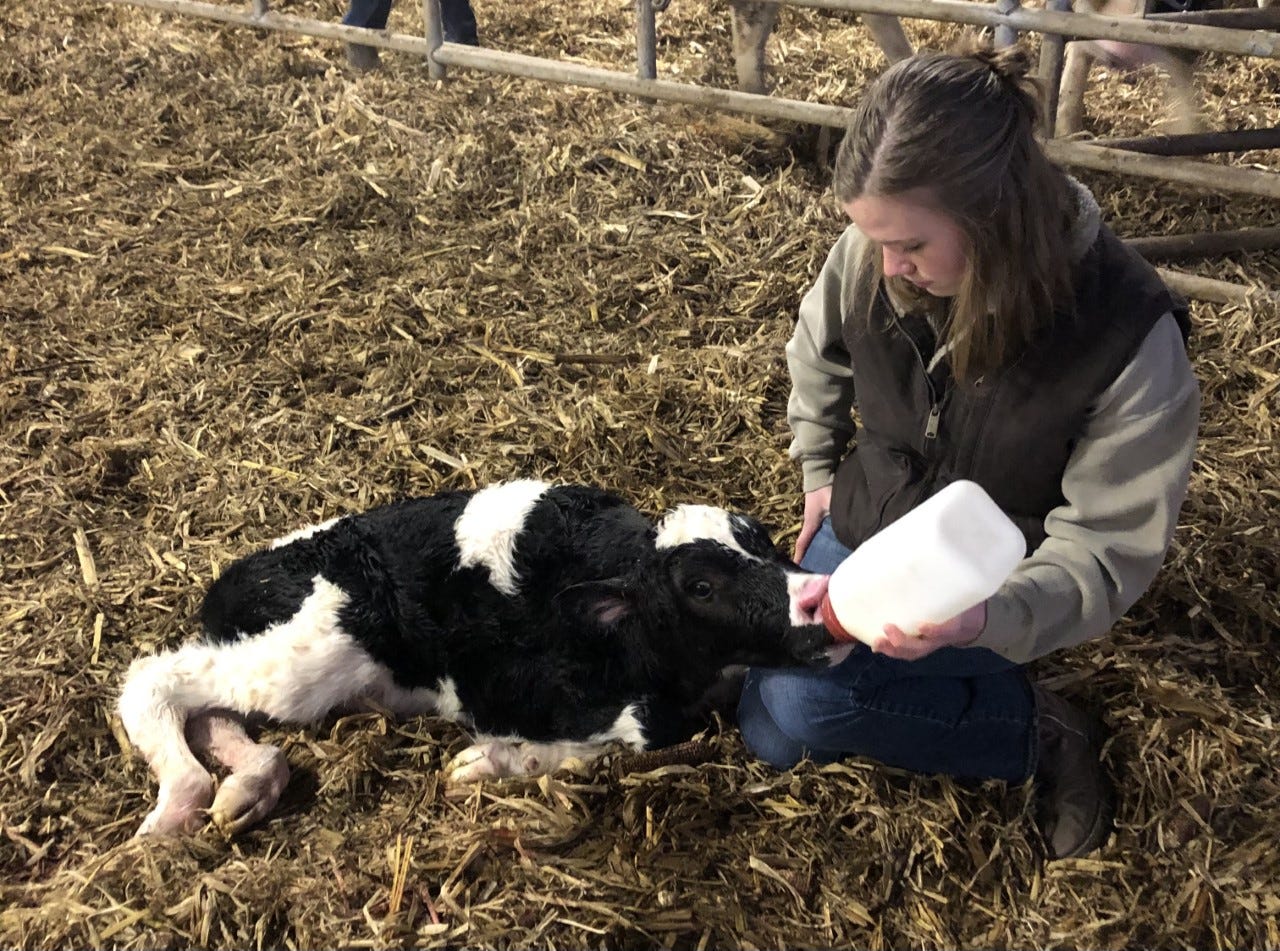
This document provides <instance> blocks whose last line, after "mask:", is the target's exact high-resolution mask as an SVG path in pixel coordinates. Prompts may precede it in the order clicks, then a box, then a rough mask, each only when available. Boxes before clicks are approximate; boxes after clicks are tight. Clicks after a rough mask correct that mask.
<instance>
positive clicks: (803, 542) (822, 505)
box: [795, 485, 831, 564]
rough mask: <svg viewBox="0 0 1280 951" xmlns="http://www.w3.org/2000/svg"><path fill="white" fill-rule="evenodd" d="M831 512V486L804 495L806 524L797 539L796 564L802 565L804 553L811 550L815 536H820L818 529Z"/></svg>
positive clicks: (801, 528)
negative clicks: (810, 545)
mask: <svg viewBox="0 0 1280 951" xmlns="http://www.w3.org/2000/svg"><path fill="white" fill-rule="evenodd" d="M830 511H831V486H830V485H824V486H823V487H822V488H820V489H814V490H813V491H811V492H806V493H805V494H804V523H803V524H802V525H801V526H800V535H799V537H797V538H796V555H795V560H796V564H799V563H800V559H801V558H803V557H804V553H805V552H806V551H808V550H809V542H811V541H813V536H814V535H816V534H818V529H819V528H821V527H822V520H823V519H824V518H826V517H827V513H828V512H830Z"/></svg>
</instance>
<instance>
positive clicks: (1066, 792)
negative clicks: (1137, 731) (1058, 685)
mask: <svg viewBox="0 0 1280 951" xmlns="http://www.w3.org/2000/svg"><path fill="white" fill-rule="evenodd" d="M1035 697H1036V713H1037V719H1038V734H1039V744H1040V749H1039V762H1038V765H1037V766H1036V785H1037V787H1038V788H1037V798H1038V800H1039V804H1038V805H1039V810H1038V811H1039V819H1040V828H1041V831H1042V832H1043V833H1044V838H1045V844H1046V845H1047V846H1048V849H1049V857H1050V858H1054V859H1067V858H1076V857H1078V856H1081V855H1087V854H1088V853H1090V852H1092V851H1093V850H1094V849H1096V848H1097V847H1098V846H1100V845H1102V843H1103V842H1104V841H1106V838H1107V835H1108V834H1109V833H1110V831H1111V817H1112V813H1113V809H1114V804H1113V794H1112V790H1111V784H1110V782H1109V781H1108V780H1107V776H1106V774H1105V773H1104V772H1103V769H1102V763H1101V761H1100V759H1099V752H1100V749H1099V742H1098V732H1099V731H1098V726H1097V724H1096V723H1094V722H1093V721H1092V720H1091V719H1090V718H1089V716H1088V715H1087V714H1085V713H1084V712H1083V711H1081V710H1077V709H1076V708H1075V707H1073V706H1072V705H1071V704H1069V703H1067V701H1065V700H1063V699H1062V698H1061V697H1059V696H1057V695H1056V694H1053V693H1050V692H1049V691H1048V690H1045V689H1044V688H1043V687H1041V686H1038V685H1037V686H1036V687H1035Z"/></svg>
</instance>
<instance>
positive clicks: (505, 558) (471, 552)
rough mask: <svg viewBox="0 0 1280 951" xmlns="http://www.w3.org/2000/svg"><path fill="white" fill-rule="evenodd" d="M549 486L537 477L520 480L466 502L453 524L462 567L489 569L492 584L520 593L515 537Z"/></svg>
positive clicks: (483, 491)
mask: <svg viewBox="0 0 1280 951" xmlns="http://www.w3.org/2000/svg"><path fill="white" fill-rule="evenodd" d="M548 488H549V486H548V485H547V483H545V482H539V481H537V480H535V479H520V480H518V481H516V482H505V483H502V484H500V485H492V486H489V487H488V488H485V489H481V490H480V491H479V492H477V493H476V494H475V495H473V496H472V497H471V499H470V500H469V501H468V502H467V507H466V508H465V509H463V512H462V514H461V515H460V516H458V521H457V522H456V523H455V524H454V526H453V532H454V538H455V539H456V540H457V543H458V552H459V559H458V563H459V566H460V567H462V568H473V567H476V566H479V565H483V566H484V567H486V568H488V569H489V583H490V584H492V585H493V586H494V587H495V588H497V589H498V590H499V591H501V592H502V593H503V594H505V595H507V596H508V597H515V595H516V594H517V593H518V592H519V581H520V579H519V578H518V577H517V576H516V569H515V562H514V559H515V550H516V539H517V538H518V537H519V535H520V532H521V530H522V529H523V528H524V523H525V520H526V519H528V517H529V513H530V512H531V511H533V507H534V505H536V504H537V502H538V499H540V498H542V496H543V494H544V493H545V492H546V491H547V489H548Z"/></svg>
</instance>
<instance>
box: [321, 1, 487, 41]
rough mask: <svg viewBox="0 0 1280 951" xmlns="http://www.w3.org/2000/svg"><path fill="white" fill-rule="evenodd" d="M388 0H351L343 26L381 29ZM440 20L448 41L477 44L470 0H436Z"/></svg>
mask: <svg viewBox="0 0 1280 951" xmlns="http://www.w3.org/2000/svg"><path fill="white" fill-rule="evenodd" d="M391 3H392V0H351V9H349V10H348V11H347V15H346V16H344V17H343V18H342V22H343V23H345V24H346V25H347V26H363V27H368V28H369V29H371V30H385V29H386V28H387V17H389V16H390V15H391ZM440 20H441V26H442V28H443V32H444V38H445V40H446V41H447V42H449V43H465V44H467V45H468V46H478V45H479V39H478V37H477V36H476V15H475V12H474V11H473V10H472V9H471V2H470V0H440Z"/></svg>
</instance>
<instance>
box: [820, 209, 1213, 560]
mask: <svg viewBox="0 0 1280 951" xmlns="http://www.w3.org/2000/svg"><path fill="white" fill-rule="evenodd" d="M1170 312H1172V313H1173V315H1174V316H1175V318H1176V319H1177V321H1178V324H1179V326H1180V327H1181V329H1182V333H1183V337H1184V339H1185V337H1186V336H1187V334H1188V332H1189V329H1190V325H1189V321H1188V314H1187V307H1186V303H1185V302H1184V301H1183V300H1182V299H1181V298H1179V297H1177V296H1176V295H1175V294H1173V293H1172V292H1171V291H1169V289H1168V288H1166V287H1165V285H1164V283H1163V282H1162V281H1161V280H1160V277H1159V275H1158V274H1157V273H1156V272H1155V270H1154V269H1153V268H1152V267H1151V266H1150V265H1149V264H1147V262H1146V261H1145V260H1143V259H1142V258H1141V257H1140V256H1139V255H1138V254H1137V253H1136V252H1134V251H1131V250H1130V249H1129V248H1127V247H1125V245H1124V244H1123V243H1122V242H1121V241H1120V240H1119V239H1118V238H1117V237H1116V236H1115V235H1114V234H1112V232H1111V231H1110V229H1108V228H1107V227H1106V226H1105V225H1102V226H1100V227H1099V230H1098V237H1097V238H1096V239H1095V241H1094V243H1093V245H1092V247H1091V248H1090V249H1089V251H1088V252H1086V254H1085V256H1084V258H1083V259H1082V261H1081V262H1080V264H1079V266H1078V270H1077V273H1076V295H1075V301H1074V308H1073V309H1071V310H1068V309H1065V308H1064V309H1062V310H1060V311H1059V312H1058V313H1057V314H1056V315H1055V318H1054V320H1053V322H1052V324H1051V325H1050V326H1049V327H1048V328H1047V329H1046V331H1045V332H1043V333H1042V334H1041V336H1040V338H1039V339H1038V340H1036V341H1035V342H1034V343H1033V344H1032V346H1031V347H1029V348H1028V349H1027V351H1026V352H1025V353H1024V354H1023V355H1022V356H1021V357H1020V358H1019V359H1018V360H1017V361H1016V362H1015V363H1014V364H1013V365H1012V366H1009V367H1007V368H1005V369H1003V370H1000V371H998V372H995V373H988V374H987V375H986V376H985V377H984V378H982V379H981V380H980V381H978V382H977V383H976V384H974V385H970V386H965V387H961V386H958V385H957V384H956V383H955V381H954V379H953V378H952V377H951V373H950V369H949V367H948V366H947V361H946V360H945V359H944V360H942V361H939V366H938V367H936V368H935V369H934V371H933V373H932V374H926V372H925V368H926V367H927V365H928V362H929V360H930V358H931V357H932V355H933V353H934V350H935V336H934V332H933V330H932V328H931V327H930V325H929V322H928V320H926V319H925V318H924V317H923V316H920V315H905V316H899V315H898V314H897V312H896V311H895V309H894V308H893V306H892V304H891V303H890V302H889V299H888V296H887V294H886V292H885V290H884V287H883V284H882V285H881V288H880V291H879V293H878V295H877V299H876V302H875V304H874V307H873V310H872V313H871V319H870V320H869V321H865V320H863V319H862V318H861V317H857V316H854V317H850V316H849V315H846V319H845V321H844V340H845V345H846V346H847V347H848V350H849V353H850V354H851V356H852V358H853V374H854V380H855V381H856V384H855V385H856V388H857V403H858V411H859V415H860V417H861V425H860V426H859V429H858V434H857V441H856V448H855V449H854V450H853V451H852V452H850V453H849V455H847V456H846V457H845V458H844V459H843V460H841V462H840V465H839V467H838V468H837V470H836V476H835V483H834V487H833V491H832V500H831V519H832V526H833V528H834V529H835V532H836V536H837V537H838V538H839V539H840V540H841V541H842V542H843V543H844V544H846V545H848V546H850V547H857V545H859V544H860V543H861V542H862V541H864V540H865V539H866V538H868V537H869V536H870V535H872V534H873V533H874V532H876V531H878V530H879V529H881V528H883V527H884V526H885V525H888V524H889V523H890V522H892V521H894V520H895V519H896V518H898V517H899V516H901V515H903V514H904V513H905V512H907V511H909V510H910V509H912V508H913V507H915V506H916V505H918V504H919V503H920V502H921V501H923V500H924V499H926V498H928V497H929V496H930V495H932V494H933V493H934V492H936V491H938V490H939V489H941V488H942V487H943V486H945V485H946V484H948V483H949V482H952V481H954V480H956V479H972V480H973V481H975V482H977V483H978V484H979V485H981V486H982V487H983V488H984V489H986V490H987V492H988V493H989V494H990V495H991V497H992V498H993V499H995V501H996V502H997V503H998V504H999V505H1000V507H1001V508H1002V509H1003V510H1004V511H1005V512H1006V513H1008V514H1009V515H1010V516H1011V517H1012V518H1013V519H1014V521H1015V522H1017V524H1018V526H1019V527H1020V528H1021V529H1022V531H1023V534H1024V535H1026V537H1027V544H1028V546H1029V550H1034V549H1035V548H1036V547H1038V546H1039V545H1040V543H1041V542H1042V541H1044V538H1045V532H1044V518H1045V516H1046V515H1048V513H1049V511H1050V510H1051V509H1053V508H1054V507H1056V506H1058V505H1061V504H1062V503H1063V502H1064V501H1065V500H1064V499H1063V496H1062V475H1063V472H1064V471H1065V469H1066V466H1067V462H1068V459H1069V458H1070V456H1071V451H1072V448H1073V447H1074V446H1075V443H1076V440H1077V439H1078V438H1079V437H1080V434H1081V433H1082V432H1083V431H1084V426H1085V423H1086V420H1087V416H1088V412H1089V408H1090V406H1092V405H1093V404H1094V403H1095V401H1096V400H1097V399H1098V397H1099V396H1100V395H1101V394H1102V393H1103V391H1105V390H1106V389H1107V387H1109V386H1110V385H1111V384H1112V383H1113V382H1114V381H1115V379H1116V377H1117V376H1119V374H1120V372H1121V371H1122V370H1123V369H1124V368H1125V367H1126V366H1127V365H1128V364H1129V362H1130V361H1131V360H1132V359H1133V356H1134V354H1135V353H1136V352H1137V350H1138V348H1139V347H1140V346H1141V344H1142V341H1143V340H1144V339H1145V338H1146V336H1147V334H1148V332H1149V331H1150V330H1151V328H1152V327H1153V326H1154V325H1155V323H1156V321H1158V320H1159V319H1160V318H1161V316H1163V315H1164V314H1166V313H1170Z"/></svg>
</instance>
